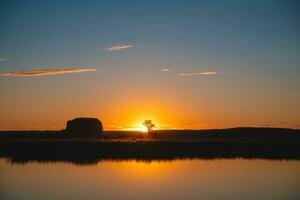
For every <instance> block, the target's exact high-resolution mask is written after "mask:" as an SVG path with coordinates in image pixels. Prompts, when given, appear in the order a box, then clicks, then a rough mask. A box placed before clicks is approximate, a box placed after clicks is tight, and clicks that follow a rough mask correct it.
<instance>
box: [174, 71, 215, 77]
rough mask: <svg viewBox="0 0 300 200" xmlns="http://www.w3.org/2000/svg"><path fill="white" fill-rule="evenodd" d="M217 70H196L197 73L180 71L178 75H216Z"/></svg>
mask: <svg viewBox="0 0 300 200" xmlns="http://www.w3.org/2000/svg"><path fill="white" fill-rule="evenodd" d="M217 74H218V72H215V71H207V72H197V73H180V74H178V76H214V75H217Z"/></svg>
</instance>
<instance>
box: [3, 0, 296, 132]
mask: <svg viewBox="0 0 300 200" xmlns="http://www.w3.org/2000/svg"><path fill="white" fill-rule="evenodd" d="M299 8H300V3H299V2H297V1H291V0H272V1H269V0H265V1H258V0H249V1H247V0H245V1H238V0H224V1H221V0H219V1H216V0H207V1H204V0H203V1H200V0H197V1H191V0H185V1H174V0H173V1H167V0H165V1H155V0H153V1H142V0H139V1H130V0H127V1H101V0H99V1H90V0H85V1H76V0H73V1H71V0H70V1H66V0H60V1H55V0H51V1H50V0H49V1H46V0H45V1H32V0H26V1H23V0H22V1H21V0H19V1H15V0H9V1H8V0H1V1H0V23H1V30H0V130H57V129H63V128H65V124H66V121H67V120H69V119H72V118H75V117H97V118H99V119H100V120H101V121H102V122H103V125H104V129H106V130H135V129H140V128H141V126H142V125H141V123H142V122H143V121H144V120H145V119H151V120H152V121H153V122H154V123H155V124H156V125H157V129H211V128H228V127H241V126H270V127H289V128H300V78H299V75H300V37H299V35H300V13H299V12H298V11H299Z"/></svg>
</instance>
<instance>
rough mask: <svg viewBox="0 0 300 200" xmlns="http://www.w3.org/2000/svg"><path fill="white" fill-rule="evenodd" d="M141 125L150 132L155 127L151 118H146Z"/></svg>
mask: <svg viewBox="0 0 300 200" xmlns="http://www.w3.org/2000/svg"><path fill="white" fill-rule="evenodd" d="M143 125H144V126H145V127H146V128H147V130H148V133H151V132H152V131H153V129H154V128H155V124H153V123H152V121H151V120H149V119H146V120H145V121H144V123H143Z"/></svg>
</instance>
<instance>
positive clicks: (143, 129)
mask: <svg viewBox="0 0 300 200" xmlns="http://www.w3.org/2000/svg"><path fill="white" fill-rule="evenodd" d="M135 129H136V130H137V131H140V132H143V133H147V132H148V129H147V128H146V127H145V126H144V125H143V124H139V125H138V126H137V127H136V128H135Z"/></svg>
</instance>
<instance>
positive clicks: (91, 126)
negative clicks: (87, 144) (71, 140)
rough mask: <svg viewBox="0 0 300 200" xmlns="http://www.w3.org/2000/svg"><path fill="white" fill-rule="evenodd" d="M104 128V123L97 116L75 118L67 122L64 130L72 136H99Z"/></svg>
mask: <svg viewBox="0 0 300 200" xmlns="http://www.w3.org/2000/svg"><path fill="white" fill-rule="evenodd" d="M102 130H103V126H102V123H101V122H100V120H99V119H97V118H75V119H73V120H69V121H68V122H67V127H66V129H65V130H64V132H65V133H67V134H68V135H72V136H97V135H100V134H101V133H102Z"/></svg>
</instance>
